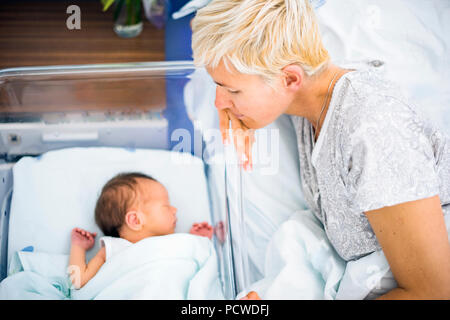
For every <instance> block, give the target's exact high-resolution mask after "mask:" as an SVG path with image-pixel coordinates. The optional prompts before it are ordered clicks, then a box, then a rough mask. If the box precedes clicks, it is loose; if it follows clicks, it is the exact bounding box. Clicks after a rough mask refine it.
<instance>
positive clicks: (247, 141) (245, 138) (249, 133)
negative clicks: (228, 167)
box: [218, 109, 255, 170]
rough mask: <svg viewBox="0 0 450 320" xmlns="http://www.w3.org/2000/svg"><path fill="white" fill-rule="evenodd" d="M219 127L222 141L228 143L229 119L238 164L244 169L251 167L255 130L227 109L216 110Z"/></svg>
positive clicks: (229, 138) (229, 139)
mask: <svg viewBox="0 0 450 320" xmlns="http://www.w3.org/2000/svg"><path fill="white" fill-rule="evenodd" d="M218 113H219V127H220V132H221V133H222V141H223V143H224V144H225V145H227V144H230V142H231V137H230V121H231V133H232V135H233V140H234V141H233V142H234V147H235V149H236V153H237V156H238V161H239V164H240V165H241V166H242V167H243V168H244V169H245V170H251V169H252V168H253V161H252V146H253V143H254V142H255V130H254V129H250V128H249V127H247V126H246V125H245V124H244V123H243V122H242V121H241V120H240V119H238V118H236V116H235V115H234V114H233V113H232V112H231V111H229V110H227V109H220V110H218Z"/></svg>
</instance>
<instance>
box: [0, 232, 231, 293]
mask: <svg viewBox="0 0 450 320" xmlns="http://www.w3.org/2000/svg"><path fill="white" fill-rule="evenodd" d="M16 254H17V255H16V256H15V257H16V259H15V260H14V262H15V263H14V264H13V265H12V268H11V270H10V276H9V277H8V278H6V279H5V280H4V281H2V282H1V283H0V299H1V300H4V299H33V300H34V299H52V300H53V299H56V300H65V299H72V300H93V299H108V300H111V299H114V300H117V299H152V300H153V299H177V300H180V299H181V300H185V299H189V300H192V299H195V300H199V299H200V300H203V299H223V298H224V297H223V293H222V288H221V284H220V281H219V276H218V267H217V256H216V254H215V250H214V246H213V244H212V242H211V241H210V240H209V239H208V238H205V237H200V236H194V235H191V234H186V233H184V234H183V233H176V234H171V235H166V236H159V237H150V238H146V239H144V240H141V241H139V242H137V243H135V244H133V245H131V246H129V247H127V248H125V249H124V250H122V251H120V252H119V253H118V254H117V255H115V256H114V257H112V258H111V259H109V260H107V261H106V262H105V264H104V265H103V266H102V267H101V268H100V270H99V271H98V272H97V274H96V275H95V276H94V277H93V278H92V279H91V280H89V282H88V283H86V284H85V285H84V286H83V287H82V288H81V289H78V290H77V289H73V288H72V286H71V283H70V280H69V278H68V276H67V273H66V270H67V266H68V262H69V256H68V255H62V254H49V253H43V252H18V253H16Z"/></svg>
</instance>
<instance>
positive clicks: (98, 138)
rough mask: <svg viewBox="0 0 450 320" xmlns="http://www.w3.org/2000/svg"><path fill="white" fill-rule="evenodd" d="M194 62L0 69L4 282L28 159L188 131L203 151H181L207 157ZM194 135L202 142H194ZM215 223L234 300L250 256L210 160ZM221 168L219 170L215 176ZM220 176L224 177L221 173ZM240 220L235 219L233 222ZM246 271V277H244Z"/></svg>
mask: <svg viewBox="0 0 450 320" xmlns="http://www.w3.org/2000/svg"><path fill="white" fill-rule="evenodd" d="M193 71H195V69H194V67H193V65H192V63H191V62H183V61H174V62H149V63H126V64H101V65H81V66H52V67H29V68H14V69H5V70H2V71H0V136H1V140H0V178H1V183H0V199H1V200H2V211H1V220H0V226H1V231H0V238H1V250H0V253H1V277H0V280H2V279H4V278H5V277H6V275H7V267H8V262H9V261H7V260H8V252H7V250H8V231H9V227H8V222H9V219H10V203H11V195H12V190H13V188H14V182H13V173H12V168H13V166H14V164H15V163H17V161H18V160H19V159H20V158H21V157H23V156H33V157H35V156H39V155H41V154H43V153H45V152H47V151H50V150H56V149H62V148H69V147H99V146H104V147H117V148H139V149H164V150H172V149H173V147H174V145H175V144H176V143H177V142H178V141H173V138H171V137H172V133H173V132H174V130H177V129H180V128H182V129H184V130H186V132H189V133H190V135H189V136H190V137H191V139H192V140H191V142H192V144H188V145H193V146H195V147H194V148H192V149H190V150H189V149H188V150H177V151H179V152H187V153H191V154H193V155H194V156H197V157H199V158H201V159H202V158H203V157H204V154H203V153H202V148H201V146H202V142H203V138H202V136H201V133H199V132H197V130H195V129H194V126H193V125H192V122H191V120H190V119H189V117H188V116H187V114H186V111H185V107H184V102H183V101H184V100H183V86H184V85H185V83H186V82H187V81H188V79H189V75H190V74H192V73H193ZM194 138H195V139H197V142H196V143H194ZM204 170H205V176H206V179H207V184H208V188H209V200H210V208H211V214H212V217H211V221H212V222H213V225H217V224H219V223H220V224H224V225H225V227H224V230H225V237H224V239H223V240H224V241H223V242H222V241H218V240H217V239H216V238H213V239H214V245H215V248H216V251H217V256H218V260H219V261H218V265H219V273H220V279H221V282H222V286H223V291H224V294H225V297H226V298H227V299H233V298H234V297H235V296H236V294H237V293H238V292H239V291H240V290H242V288H243V286H244V285H243V281H244V280H243V275H242V271H243V270H244V269H245V267H246V266H245V259H244V260H243V259H242V256H243V253H242V252H238V251H236V249H234V248H233V244H232V243H233V241H232V237H240V236H242V234H240V232H242V230H241V229H240V228H239V227H236V226H238V225H239V221H240V220H239V219H240V217H239V216H238V215H237V214H236V212H235V213H233V209H231V207H232V206H230V203H229V200H230V199H228V197H227V192H226V190H227V188H226V184H225V181H226V179H223V180H222V177H223V176H224V174H225V173H224V171H225V166H224V165H217V164H214V165H210V164H208V163H206V162H204ZM213 170H214V173H213ZM217 170H218V171H219V172H220V174H216V173H217V172H218V171H217ZM233 219H234V221H233ZM239 272H241V274H240V275H238V274H237V273H239Z"/></svg>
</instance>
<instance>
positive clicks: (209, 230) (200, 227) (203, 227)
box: [189, 222, 213, 239]
mask: <svg viewBox="0 0 450 320" xmlns="http://www.w3.org/2000/svg"><path fill="white" fill-rule="evenodd" d="M189 233H190V234H195V235H197V236H202V237H208V238H209V239H211V238H212V236H213V227H212V226H210V225H209V223H208V222H202V223H194V224H193V225H192V228H191V230H190V231H189Z"/></svg>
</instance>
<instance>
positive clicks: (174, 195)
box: [8, 147, 211, 262]
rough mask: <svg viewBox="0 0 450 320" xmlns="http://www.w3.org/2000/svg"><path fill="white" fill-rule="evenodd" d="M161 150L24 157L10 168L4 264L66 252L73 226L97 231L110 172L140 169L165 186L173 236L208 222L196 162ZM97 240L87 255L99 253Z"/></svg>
mask: <svg viewBox="0 0 450 320" xmlns="http://www.w3.org/2000/svg"><path fill="white" fill-rule="evenodd" d="M175 156H176V154H174V153H173V152H170V151H165V150H143V149H137V150H134V149H133V150H131V149H130V150H126V149H120V148H101V147H99V148H70V149H62V150H57V151H51V152H48V153H46V154H44V155H42V156H41V157H39V158H32V157H24V158H22V159H21V160H20V161H19V162H18V163H17V164H16V165H15V166H14V168H13V176H14V192H13V196H12V203H11V210H10V222H9V239H8V262H9V261H11V256H12V255H13V254H14V253H15V252H16V251H18V250H21V249H23V248H25V247H28V246H32V247H33V248H34V250H35V251H39V252H46V253H55V254H67V253H68V252H69V248H70V232H71V229H72V228H74V227H80V228H84V229H87V230H89V231H92V232H94V231H96V232H98V237H100V236H102V235H103V234H102V232H101V231H100V230H99V228H98V227H97V225H96V224H95V220H94V208H95V203H96V201H97V198H98V196H99V194H100V191H101V188H102V187H103V185H104V184H105V183H106V181H108V180H109V179H110V178H112V177H113V176H114V175H115V174H117V173H119V172H124V171H140V172H143V173H145V174H149V175H151V176H153V177H154V178H156V179H157V180H159V181H160V182H161V183H163V184H164V185H165V187H166V188H167V190H168V192H169V198H170V200H171V202H172V204H173V205H174V206H175V207H177V208H178V212H177V218H178V222H177V226H176V229H175V232H189V229H190V227H191V226H192V223H194V222H200V221H208V222H209V223H211V215H210V209H209V200H208V193H207V182H206V178H205V175H204V164H203V162H202V160H201V159H199V158H196V157H193V156H191V155H189V154H184V157H185V158H184V160H185V161H183V162H180V161H179V160H180V159H179V158H176V157H175ZM98 248H99V242H98V241H97V242H96V245H95V246H94V248H93V249H92V250H91V251H89V252H88V255H87V256H88V258H90V257H92V255H93V254H94V253H95V252H96V251H97V250H98Z"/></svg>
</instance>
